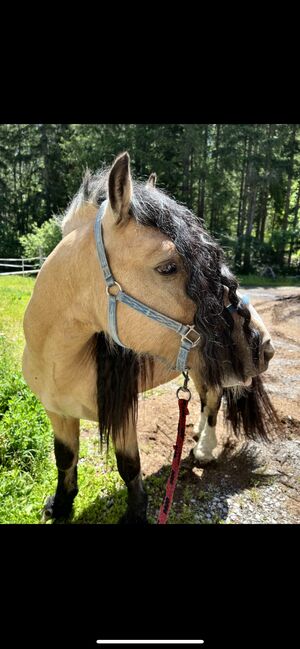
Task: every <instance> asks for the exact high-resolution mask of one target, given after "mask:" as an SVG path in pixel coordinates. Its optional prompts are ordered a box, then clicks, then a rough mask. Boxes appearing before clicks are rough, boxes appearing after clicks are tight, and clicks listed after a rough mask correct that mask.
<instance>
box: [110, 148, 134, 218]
mask: <svg viewBox="0 0 300 649" xmlns="http://www.w3.org/2000/svg"><path fill="white" fill-rule="evenodd" d="M108 195H109V202H110V205H111V208H112V210H113V212H114V213H115V215H116V217H117V223H120V221H121V220H122V219H123V218H125V217H126V216H127V214H128V210H129V205H130V201H131V198H132V182H131V173H130V157H129V154H128V153H127V151H126V152H125V153H121V155H119V156H118V157H117V158H116V159H115V161H114V163H113V166H112V168H111V170H110V173H109V178H108Z"/></svg>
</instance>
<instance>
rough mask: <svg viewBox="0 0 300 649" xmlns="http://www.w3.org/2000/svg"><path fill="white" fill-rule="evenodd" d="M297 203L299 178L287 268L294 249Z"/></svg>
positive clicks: (298, 201)
mask: <svg viewBox="0 0 300 649" xmlns="http://www.w3.org/2000/svg"><path fill="white" fill-rule="evenodd" d="M299 205H300V180H299V185H298V193H297V199H296V205H295V207H294V210H295V214H294V220H293V228H292V235H291V241H290V248H289V256H288V268H290V266H291V257H292V254H293V249H294V241H295V234H294V233H295V231H296V228H297V223H298V212H299Z"/></svg>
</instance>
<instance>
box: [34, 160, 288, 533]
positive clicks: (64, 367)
mask: <svg viewBox="0 0 300 649" xmlns="http://www.w3.org/2000/svg"><path fill="white" fill-rule="evenodd" d="M24 333H25V339H26V345H25V349H24V353H23V374H24V377H25V380H26V382H27V384H28V385H29V387H30V388H31V390H32V391H33V392H34V393H35V395H36V396H37V397H38V399H39V400H40V401H41V403H42V404H43V406H44V408H45V409H46V412H47V414H48V416H49V419H50V421H51V424H52V427H53V431H54V452H55V459H56V465H57V471H58V479H57V488H56V492H55V495H53V496H50V497H49V498H48V499H47V501H46V504H45V505H44V509H43V515H44V518H45V519H46V520H47V519H49V518H52V519H54V520H55V519H59V518H61V517H63V518H68V517H69V516H70V515H71V513H72V506H73V501H74V498H75V496H76V495H77V493H78V486H77V462H78V449H79V428H80V419H82V418H83V419H87V420H91V421H95V422H98V423H99V430H100V434H101V439H102V438H103V435H110V436H111V438H112V442H113V446H114V451H115V454H116V460H117V466H118V471H119V473H120V475H121V477H122V479H123V480H124V482H125V485H126V487H127V496H128V498H127V509H126V511H125V513H124V515H123V516H122V517H121V519H120V521H119V522H121V523H134V524H144V523H146V522H147V494H146V491H145V488H144V485H143V481H142V476H141V464H140V455H139V448H138V441H137V417H138V395H139V393H141V392H142V391H144V390H148V389H150V388H154V387H156V386H158V385H161V384H164V383H166V382H168V381H170V380H172V379H174V378H176V377H178V376H179V375H180V373H181V372H182V371H184V370H188V371H189V373H190V376H191V378H192V380H193V382H194V385H195V389H196V391H197V393H198V395H199V397H200V404H201V411H200V412H199V422H198V424H197V426H196V433H197V434H198V441H197V443H196V445H195V447H194V449H193V456H194V461H195V462H197V463H198V464H200V465H204V464H207V463H209V462H211V461H212V460H213V459H214V455H213V450H214V448H215V447H216V445H217V438H216V432H215V431H216V422H217V414H218V410H219V407H220V403H221V398H222V396H223V397H224V402H225V404H226V408H227V419H228V420H229V422H230V423H231V425H232V428H233V430H234V432H235V433H236V435H238V434H239V433H240V432H243V433H244V434H245V436H246V437H248V438H252V439H257V438H262V439H269V437H270V432H271V429H272V427H274V426H275V424H276V412H275V410H274V408H273V406H272V404H271V402H270V400H269V397H268V395H267V393H266V391H265V389H264V387H263V383H262V380H261V377H260V374H261V373H263V372H264V371H265V370H266V369H267V367H268V363H269V361H270V359H271V358H272V357H273V355H274V347H273V344H272V341H271V338H270V334H269V332H268V331H267V329H266V327H265V325H264V323H263V321H262V320H261V318H260V316H259V315H258V313H257V312H256V310H255V309H254V307H253V306H252V305H251V304H248V303H247V299H246V298H245V297H244V298H243V296H242V295H241V294H240V292H239V290H238V281H237V279H236V278H235V276H234V275H233V273H232V272H231V271H230V270H229V268H228V267H227V265H226V264H225V261H224V254H223V251H222V249H221V247H220V246H219V244H218V242H217V241H216V240H215V239H214V238H212V236H210V234H209V233H208V232H207V231H206V230H205V227H204V224H203V223H202V222H201V221H200V220H199V219H198V218H197V217H196V216H195V215H194V214H193V213H192V212H191V211H190V210H189V209H188V208H187V207H186V206H184V205H183V204H181V203H179V202H177V201H176V200H175V199H174V198H173V197H171V196H169V195H168V194H167V193H166V192H165V191H163V190H161V189H158V187H157V186H156V174H154V173H152V174H151V175H150V177H149V179H148V180H147V181H146V182H145V181H143V182H142V181H138V180H134V179H133V178H132V174H131V169H130V157H129V154H128V152H125V153H122V154H120V155H119V156H118V157H117V158H116V159H115V160H114V162H113V164H112V166H111V167H109V168H104V169H102V170H100V171H99V172H97V173H95V174H92V173H91V172H90V171H87V172H86V174H85V176H84V178H83V182H82V184H81V187H80V189H79V191H78V193H77V194H76V195H75V197H74V198H73V200H72V201H71V203H70V205H69V206H68V208H67V210H66V212H65V214H64V216H63V218H62V240H61V241H60V243H59V244H58V245H57V246H56V248H55V249H54V250H53V251H52V253H51V254H50V255H49V256H48V258H47V259H46V261H45V262H44V264H43V266H42V267H41V269H40V271H39V274H38V277H37V279H36V282H35V286H34V290H33V294H32V297H31V299H30V301H29V304H28V306H27V309H26V312H25V315H24Z"/></svg>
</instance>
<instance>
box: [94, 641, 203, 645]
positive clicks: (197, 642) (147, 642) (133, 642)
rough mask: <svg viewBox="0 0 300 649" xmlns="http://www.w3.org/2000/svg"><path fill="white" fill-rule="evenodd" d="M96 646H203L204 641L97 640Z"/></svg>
mask: <svg viewBox="0 0 300 649" xmlns="http://www.w3.org/2000/svg"><path fill="white" fill-rule="evenodd" d="M96 642H97V644H152V645H155V644H179V645H180V644H196V645H197V644H204V640H97V641H96Z"/></svg>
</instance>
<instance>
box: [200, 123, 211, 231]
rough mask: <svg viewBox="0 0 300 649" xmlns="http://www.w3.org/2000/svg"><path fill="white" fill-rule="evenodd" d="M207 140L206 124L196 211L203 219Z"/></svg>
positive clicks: (206, 126)
mask: <svg viewBox="0 0 300 649" xmlns="http://www.w3.org/2000/svg"><path fill="white" fill-rule="evenodd" d="M207 140H208V125H207V124H206V125H205V128H204V143H203V156H202V161H201V171H200V177H199V183H198V211H197V215H198V217H199V219H202V220H203V221H204V220H205V181H206V165H207Z"/></svg>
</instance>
